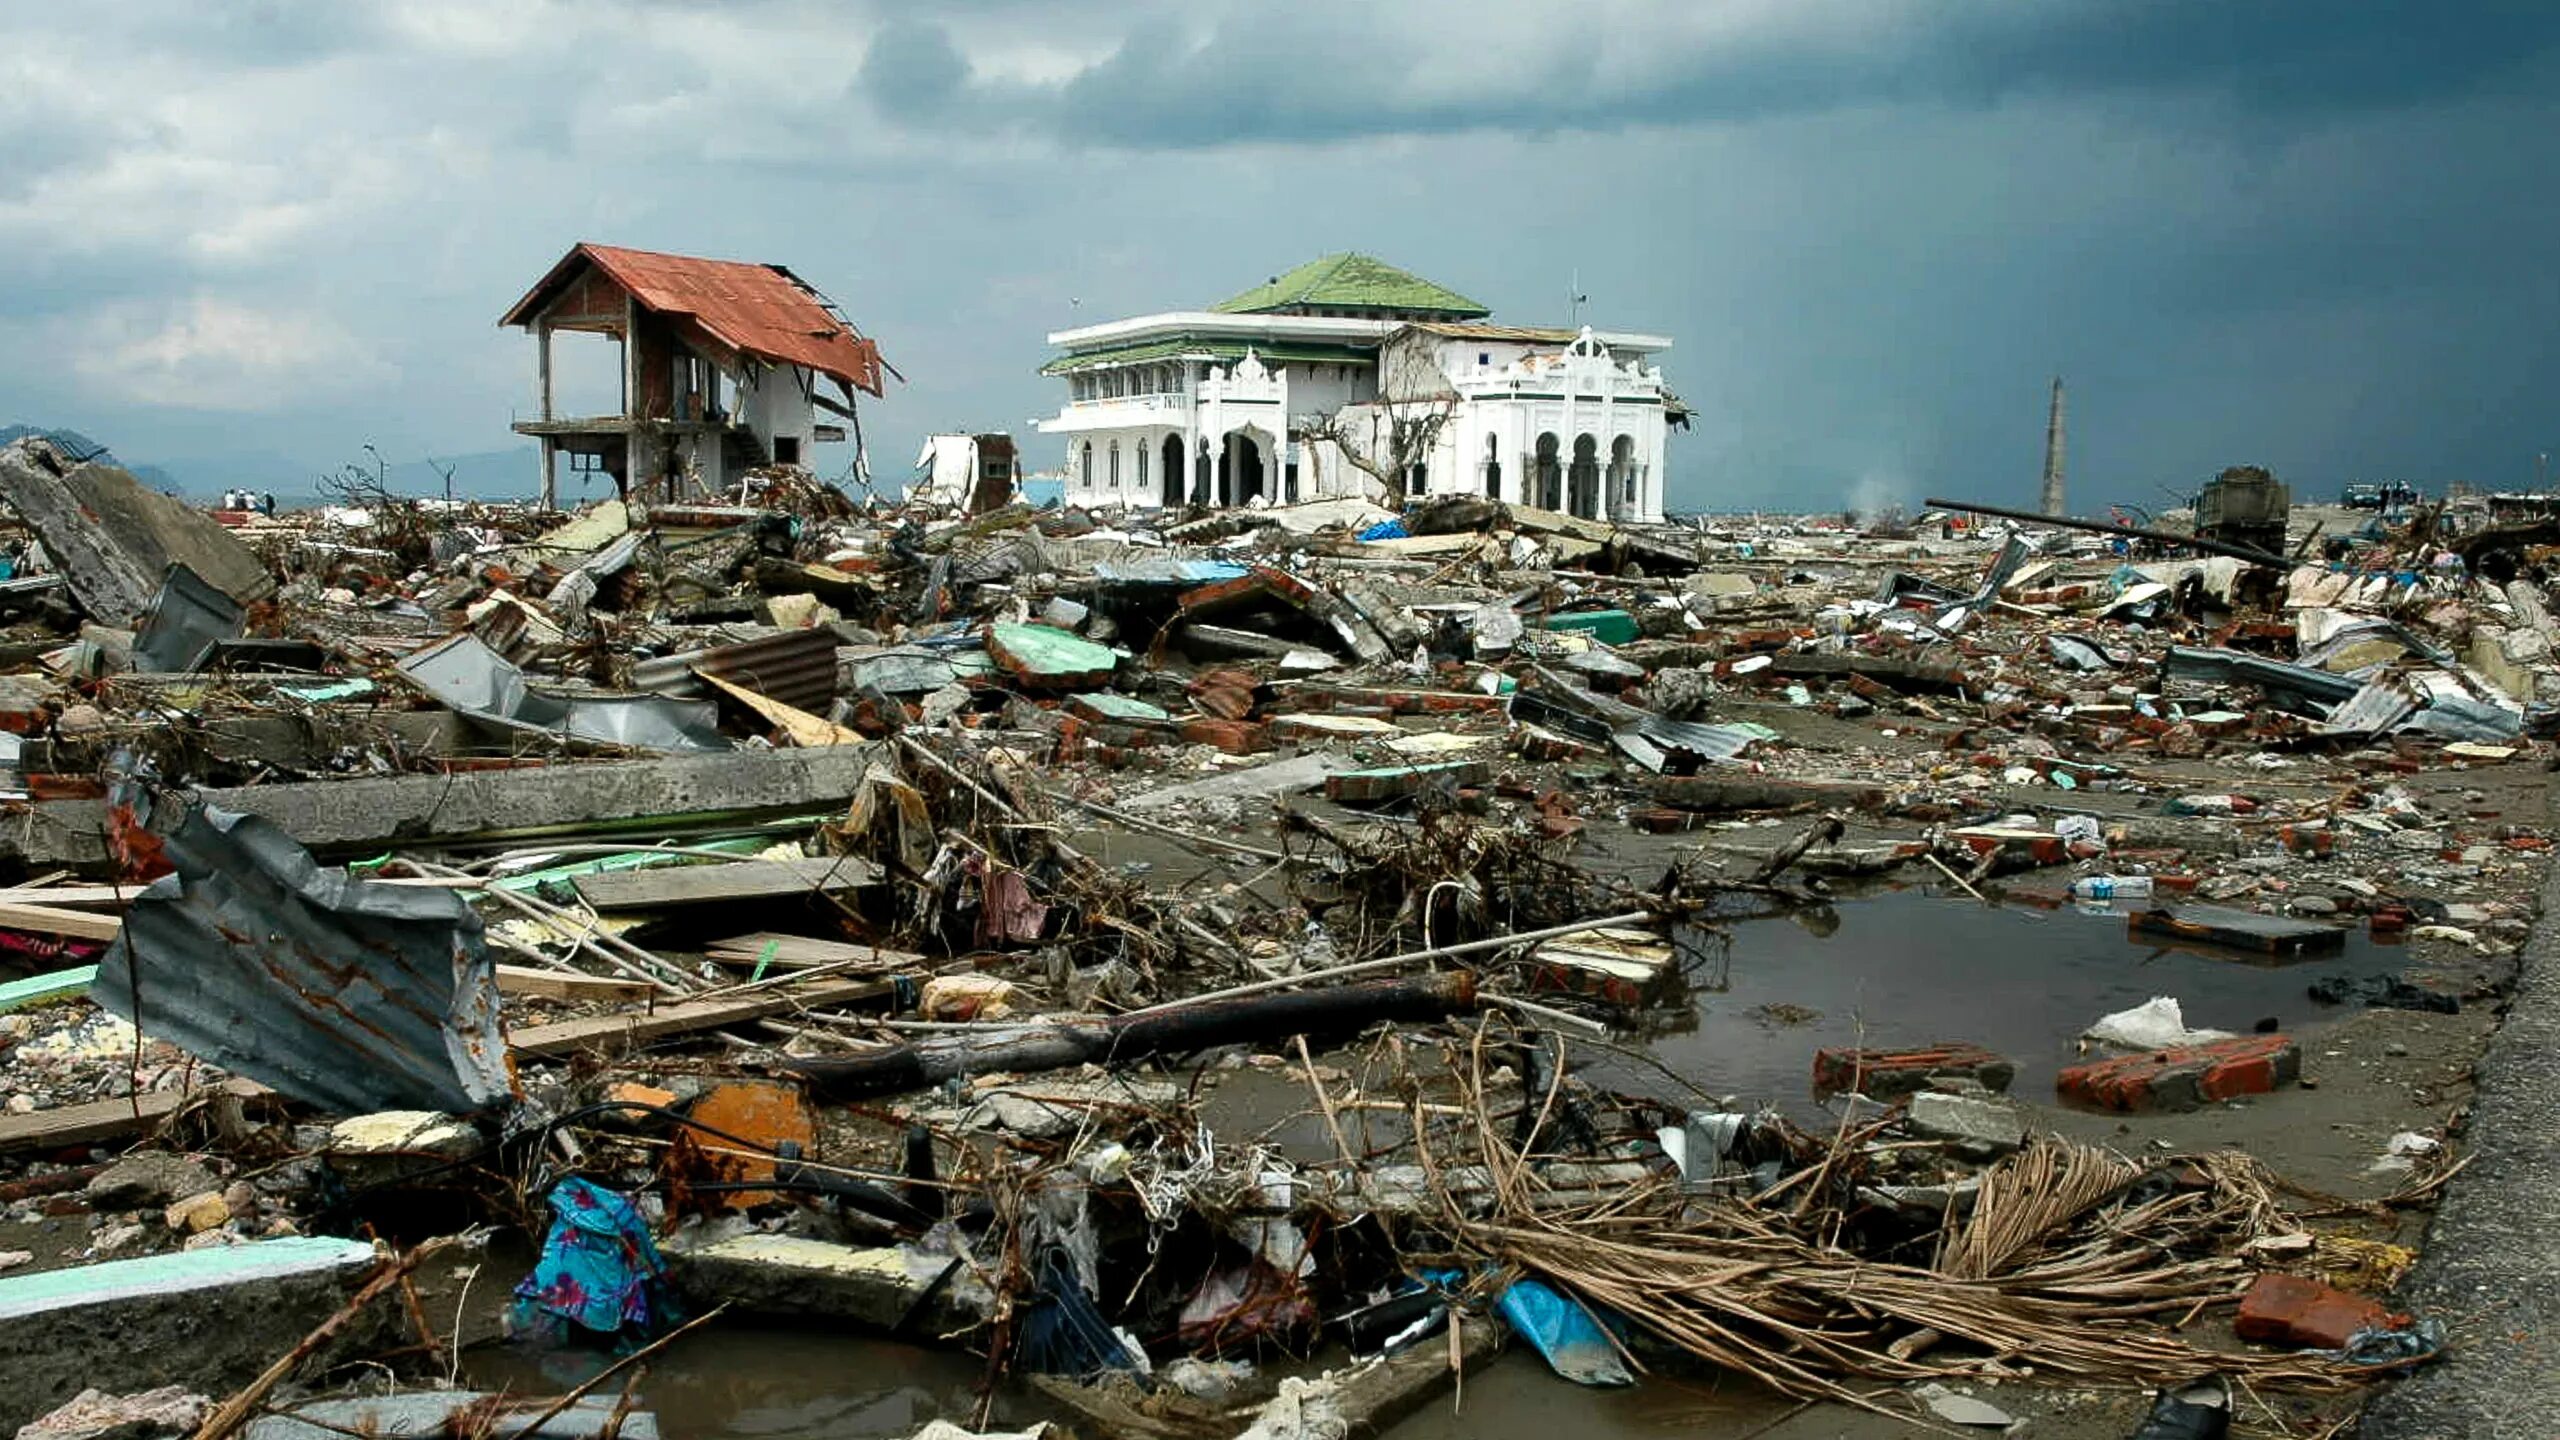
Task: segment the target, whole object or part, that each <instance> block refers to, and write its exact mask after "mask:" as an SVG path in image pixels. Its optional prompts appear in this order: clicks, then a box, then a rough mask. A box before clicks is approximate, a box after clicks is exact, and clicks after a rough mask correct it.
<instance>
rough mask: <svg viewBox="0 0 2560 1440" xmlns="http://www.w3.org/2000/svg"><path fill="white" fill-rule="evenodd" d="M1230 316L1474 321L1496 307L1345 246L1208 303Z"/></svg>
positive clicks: (1214, 308)
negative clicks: (1347, 313)
mask: <svg viewBox="0 0 2560 1440" xmlns="http://www.w3.org/2000/svg"><path fill="white" fill-rule="evenodd" d="M1209 308H1210V309H1212V310H1222V311H1225V312H1227V313H1228V314H1232V315H1254V314H1268V313H1271V312H1274V311H1282V310H1402V311H1419V312H1424V313H1428V314H1432V315H1437V316H1443V317H1448V318H1453V319H1462V320H1472V319H1475V318H1477V317H1479V316H1484V315H1490V314H1492V313H1493V312H1492V311H1491V310H1488V309H1486V308H1485V307H1484V306H1482V305H1479V304H1477V303H1476V302H1474V301H1473V300H1470V299H1468V298H1467V297H1466V296H1464V295H1461V294H1459V293H1458V292H1457V291H1455V290H1450V289H1445V288H1443V287H1441V286H1438V285H1434V284H1432V283H1431V282H1430V281H1428V280H1425V279H1423V278H1422V277H1421V276H1419V275H1416V274H1414V273H1412V272H1411V271H1408V270H1399V269H1397V268H1396V267H1394V266H1393V265H1390V264H1388V263H1387V262H1386V261H1384V260H1380V259H1378V258H1377V257H1376V256H1374V255H1361V254H1356V253H1352V252H1348V251H1346V252H1345V253H1343V254H1340V255H1327V256H1325V257H1324V258H1323V259H1321V260H1310V261H1308V262H1307V263H1306V264H1304V265H1301V266H1299V267H1298V268H1297V269H1295V270H1292V271H1290V272H1289V273H1288V274H1286V275H1281V276H1276V277H1274V278H1273V279H1272V280H1271V281H1270V283H1268V284H1264V285H1256V286H1254V287H1253V288H1252V289H1250V290H1247V291H1246V292H1244V293H1243V294H1241V295H1238V296H1236V297H1234V298H1233V299H1230V300H1224V301H1221V302H1219V303H1218V304H1215V305H1212V306H1210V307H1209Z"/></svg>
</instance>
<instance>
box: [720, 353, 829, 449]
mask: <svg viewBox="0 0 2560 1440" xmlns="http://www.w3.org/2000/svg"><path fill="white" fill-rule="evenodd" d="M811 382H812V377H811V376H810V374H809V372H808V371H806V370H802V369H799V368H797V367H795V366H784V365H759V366H756V367H754V370H753V373H752V374H750V375H745V376H741V377H740V379H739V381H738V419H739V420H741V421H742V422H744V423H745V425H746V427H747V428H748V429H749V430H751V431H753V432H754V433H755V437H756V438H757V439H758V440H761V441H763V442H764V452H765V453H766V454H767V455H771V454H772V453H773V451H774V445H773V442H774V441H775V440H776V439H777V438H782V437H788V438H791V439H796V440H798V441H799V442H800V463H801V464H803V465H807V464H810V463H812V456H811V446H812V445H814V444H815V443H816V436H817V423H818V412H817V407H815V406H813V405H811V404H810V403H809V396H808V389H807V387H808V386H809V385H810V384H811Z"/></svg>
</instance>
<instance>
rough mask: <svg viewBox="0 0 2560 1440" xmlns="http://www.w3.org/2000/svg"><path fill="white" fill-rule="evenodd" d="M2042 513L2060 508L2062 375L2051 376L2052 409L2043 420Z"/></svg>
mask: <svg viewBox="0 0 2560 1440" xmlns="http://www.w3.org/2000/svg"><path fill="white" fill-rule="evenodd" d="M2044 513H2046V514H2047V515H2060V514H2063V513H2065V512H2064V510H2063V508H2062V377H2061V376H2059V375H2056V376H2054V377H2053V410H2052V411H2051V413H2049V414H2047V415H2046V416H2045V421H2044Z"/></svg>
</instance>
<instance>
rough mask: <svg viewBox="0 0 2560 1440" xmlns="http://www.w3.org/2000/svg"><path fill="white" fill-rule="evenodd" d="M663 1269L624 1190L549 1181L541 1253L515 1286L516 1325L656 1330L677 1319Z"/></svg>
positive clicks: (520, 1328)
mask: <svg viewBox="0 0 2560 1440" xmlns="http://www.w3.org/2000/svg"><path fill="white" fill-rule="evenodd" d="M666 1273H667V1267H666V1262H665V1261H663V1260H661V1259H659V1258H658V1246H657V1242H655V1241H653V1240H651V1239H650V1238H649V1225H648V1222H647V1221H645V1220H643V1219H641V1218H640V1212H639V1211H638V1210H636V1209H634V1208H633V1207H632V1204H631V1199H630V1197H629V1196H627V1195H623V1194H620V1193H619V1192H616V1191H612V1190H607V1189H604V1188H603V1187H602V1186H599V1185H594V1184H590V1183H589V1182H587V1181H585V1180H580V1179H576V1178H571V1179H567V1180H563V1181H561V1182H560V1183H559V1184H557V1185H554V1186H552V1187H551V1233H550V1234H548V1235H546V1236H544V1237H543V1241H542V1258H541V1259H540V1260H539V1261H537V1262H535V1264H534V1267H533V1273H532V1274H530V1275H527V1276H526V1277H524V1283H523V1284H521V1285H518V1286H517V1287H516V1303H515V1322H516V1330H517V1332H518V1333H520V1334H523V1333H549V1334H552V1335H555V1336H556V1335H560V1334H562V1333H564V1332H565V1330H566V1327H567V1325H576V1326H578V1327H580V1328H582V1329H585V1330H589V1331H593V1332H594V1333H596V1334H599V1335H621V1334H629V1335H635V1336H646V1335H650V1334H654V1333H656V1332H657V1331H658V1330H659V1329H661V1328H663V1327H664V1326H665V1325H666V1324H667V1323H668V1322H670V1321H672V1320H673V1319H675V1314H674V1307H673V1305H672V1303H671V1302H670V1301H669V1300H668V1298H667V1296H666V1293H665V1291H666V1285H665V1281H666Z"/></svg>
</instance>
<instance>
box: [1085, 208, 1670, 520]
mask: <svg viewBox="0 0 2560 1440" xmlns="http://www.w3.org/2000/svg"><path fill="white" fill-rule="evenodd" d="M1490 313H1491V312H1490V311H1488V310H1487V309H1486V308H1485V307H1484V306H1482V305H1479V304H1477V303H1476V302H1475V301H1473V300H1470V299H1468V298H1467V297H1465V296H1463V295H1460V294H1458V293H1456V292H1455V291H1452V290H1449V289H1446V288H1444V287H1442V286H1439V285H1435V284H1433V283H1432V282H1430V281H1428V280H1424V279H1421V278H1420V277H1418V276H1415V275H1412V274H1410V273H1408V272H1406V271H1403V270H1399V269H1397V268H1396V267H1394V266H1392V265H1388V264H1386V263H1384V262H1382V261H1379V260H1376V259H1373V258H1371V257H1369V256H1366V255H1357V254H1343V255H1329V256H1326V257H1324V258H1323V259H1320V260H1314V261H1310V262H1308V263H1307V264H1304V265H1301V266H1299V267H1298V268H1297V269H1295V270H1292V271H1290V272H1289V273H1288V274H1286V275H1280V276H1276V277H1274V278H1272V279H1271V280H1270V281H1268V282H1267V283H1265V284H1262V285H1257V286H1255V287H1254V288H1252V289H1250V290H1247V291H1245V292H1244V293H1243V294H1240V295H1237V296H1235V297H1234V298H1232V299H1230V300H1227V301H1224V302H1222V303H1220V304H1217V305H1213V306H1211V307H1209V308H1208V309H1206V310H1176V311H1168V312H1166V313H1163V314H1158V315H1141V316H1137V317H1135V318H1132V319H1127V320H1114V321H1110V322H1108V323H1105V324H1101V325H1088V326H1083V327H1081V328H1078V329H1074V330H1062V331H1059V332H1057V333H1055V334H1053V335H1051V336H1049V343H1050V344H1051V345H1052V346H1054V347H1056V349H1057V350H1058V352H1059V353H1058V355H1057V357H1056V358H1055V359H1053V360H1051V361H1050V362H1049V363H1048V364H1047V365H1046V366H1045V367H1043V369H1042V373H1043V374H1048V375H1054V376H1057V377H1059V378H1060V379H1062V380H1064V381H1065V382H1066V386H1067V397H1066V403H1065V404H1064V405H1063V406H1062V407H1061V408H1060V409H1059V411H1058V413H1057V414H1056V415H1055V416H1054V417H1051V418H1049V419H1046V420H1043V421H1041V422H1040V429H1041V430H1042V432H1043V433H1045V434H1051V435H1057V436H1061V437H1063V438H1064V439H1065V441H1066V445H1067V455H1066V475H1067V499H1068V501H1069V502H1070V503H1076V504H1088V505H1108V504H1115V503H1116V504H1125V505H1131V506H1157V505H1178V504H1184V503H1190V504H1204V505H1255V504H1281V503H1288V502H1291V501H1297V500H1313V499H1321V498H1325V497H1329V496H1338V495H1364V496H1368V497H1371V498H1373V499H1380V500H1384V501H1386V502H1388V503H1394V502H1395V501H1396V500H1398V499H1401V498H1406V497H1420V496H1425V495H1440V494H1477V495H1485V496H1490V497H1492V498H1495V499H1499V500H1503V501H1507V502H1509V503H1511V504H1514V505H1521V506H1528V507H1533V508H1539V509H1546V510H1555V511H1562V512H1565V513H1569V514H1573V515H1578V516H1582V517H1585V518H1588V519H1595V520H1597V519H1609V520H1635V521H1652V520H1660V519H1661V518H1662V497H1663V488H1664V480H1665V473H1664V441H1665V437H1666V435H1667V432H1668V431H1669V429H1670V428H1671V427H1672V426H1674V425H1682V426H1685V425H1686V424H1687V422H1688V412H1687V410H1686V409H1685V408H1684V407H1683V406H1682V405H1681V403H1680V401H1679V399H1678V397H1676V396H1674V395H1673V394H1672V393H1671V392H1670V391H1669V390H1668V389H1666V388H1665V387H1664V385H1663V383H1662V372H1661V370H1660V369H1659V368H1657V367H1656V366H1655V365H1654V364H1653V363H1651V357H1653V356H1656V355H1659V354H1660V353H1662V352H1663V351H1665V350H1668V349H1670V348H1671V341H1670V340H1669V339H1668V338H1666V337H1663V336H1660V335H1644V334H1631V333H1623V332H1617V331H1602V330H1594V329H1592V328H1590V327H1588V326H1583V327H1579V328H1575V329H1544V328H1534V327H1523V326H1513V325H1495V324H1491V323H1488V317H1489V315H1490ZM1399 492H1400V493H1399Z"/></svg>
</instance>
